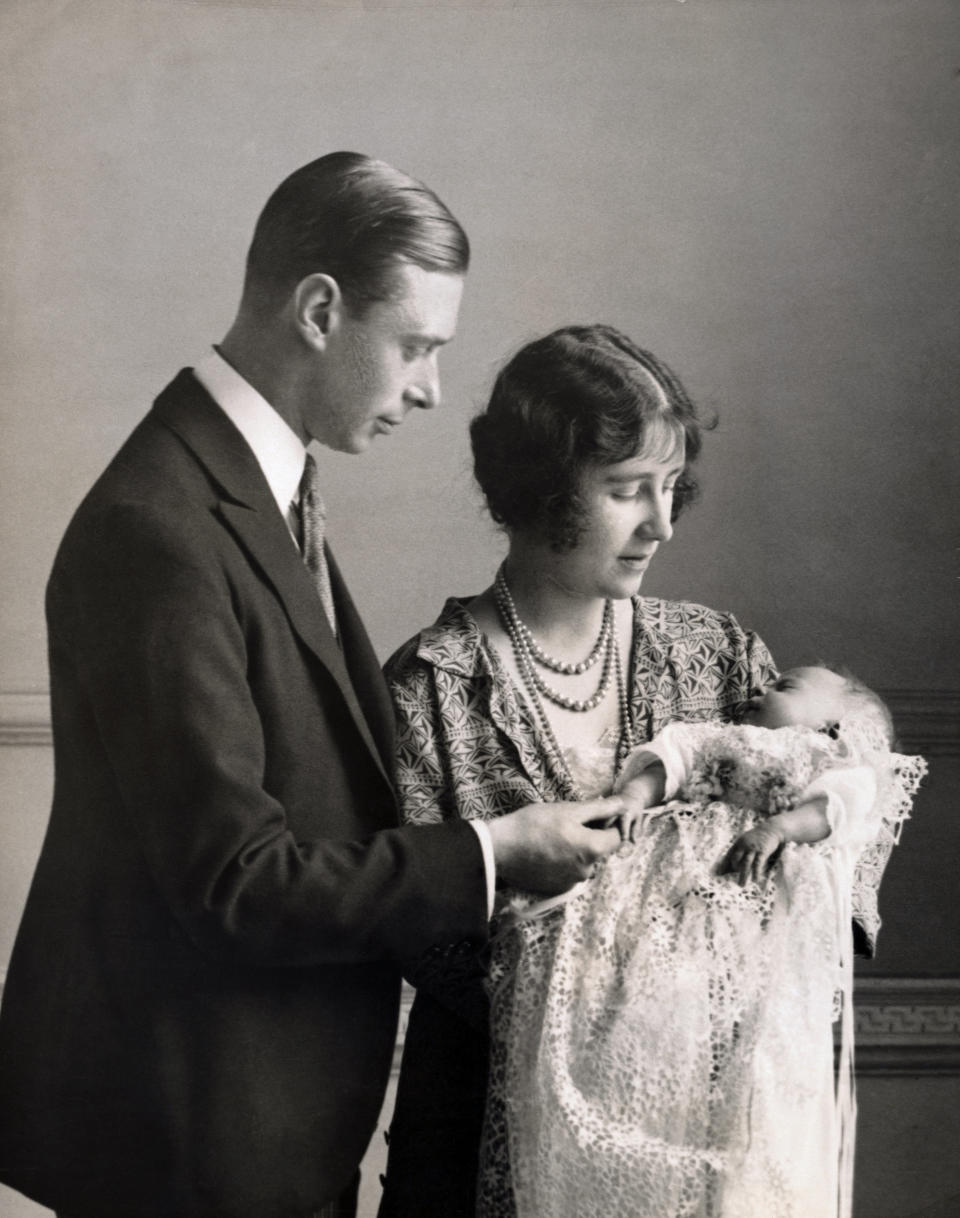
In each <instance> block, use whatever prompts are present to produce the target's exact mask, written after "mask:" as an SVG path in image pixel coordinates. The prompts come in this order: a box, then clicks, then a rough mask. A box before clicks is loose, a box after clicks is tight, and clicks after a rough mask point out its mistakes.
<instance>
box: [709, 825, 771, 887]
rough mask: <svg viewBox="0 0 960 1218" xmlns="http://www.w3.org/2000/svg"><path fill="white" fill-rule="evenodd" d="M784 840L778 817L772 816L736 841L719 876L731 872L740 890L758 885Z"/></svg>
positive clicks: (721, 866)
mask: <svg viewBox="0 0 960 1218" xmlns="http://www.w3.org/2000/svg"><path fill="white" fill-rule="evenodd" d="M786 840H787V833H786V830H785V828H784V827H783V825H782V824H781V823H779V817H776V816H771V817H770V818H769V819H767V820H765V821H762V822H761V823H760V824H759V825H755V826H754V827H753V828H752V829H748V830H747V831H746V833H742V834H741V835H740V836H739V837H738V838H737V840H736V841H735V842H734V843H733V845H732V846H731V847H730V851H729V853H728V854H727V857H726V858H725V859H724V861H723V862H722V863H721V864H720V869H719V870H720V874H721V875H724V874H725V873H727V872H734V873H735V875H736V877H737V883H738V884H740V885H741V887H742V886H743V885H745V884H747V883H748V882H749V881H750V880H753V882H754V883H755V884H759V883H760V882H761V880H763V879H764V877H765V876H766V874H767V872H768V871H769V870H770V868H771V867H772V866H773V864H774V863H775V862H776V861H777V855H778V854H779V853H780V849H781V847H782V846H783V843H784V842H785V841H786Z"/></svg>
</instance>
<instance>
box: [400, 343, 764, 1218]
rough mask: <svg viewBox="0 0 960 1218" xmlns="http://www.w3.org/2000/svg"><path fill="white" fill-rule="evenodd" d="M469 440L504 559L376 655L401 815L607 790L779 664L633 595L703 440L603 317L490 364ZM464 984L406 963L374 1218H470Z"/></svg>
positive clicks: (481, 1064) (473, 1123)
mask: <svg viewBox="0 0 960 1218" xmlns="http://www.w3.org/2000/svg"><path fill="white" fill-rule="evenodd" d="M471 439H472V443H473V452H474V469H475V474H476V476H477V480H478V482H479V484H480V486H481V489H482V490H483V492H484V495H485V496H486V500H487V504H488V507H489V510H490V513H491V515H492V516H493V518H494V520H496V521H497V522H498V523H499V524H500V525H501V526H502V527H503V529H504V531H505V533H506V535H507V538H508V541H509V549H508V553H507V557H506V559H505V562H504V564H503V566H502V567H501V569H500V571H499V572H498V574H497V578H496V580H495V582H494V584H493V585H492V586H491V587H489V588H488V589H487V590H486V591H485V592H483V593H481V595H479V596H477V597H475V598H473V599H472V600H470V601H469V602H461V601H458V600H450V601H448V602H447V604H446V605H445V606H444V609H443V612H442V613H441V615H440V617H439V619H438V620H437V622H436V623H435V624H434V625H433V626H432V627H430V628H428V629H427V630H424V631H421V632H420V634H419V635H417V636H416V637H415V638H414V639H412V640H411V641H410V642H409V643H407V644H406V645H405V646H404V647H402V648H401V649H400V650H399V651H398V652H397V654H396V655H395V656H394V657H393V658H392V659H391V661H390V662H389V663H388V665H387V676H388V680H389V683H390V686H391V690H392V693H393V697H394V700H395V705H396V709H397V714H398V727H399V736H398V776H397V777H398V784H399V791H400V796H401V801H402V805H403V811H404V815H405V817H406V819H407V820H409V821H411V822H422V823H427V822H431V821H436V820H439V819H442V818H447V817H468V818H479V819H482V820H490V819H492V818H494V817H497V816H500V815H502V814H504V813H506V812H509V811H511V810H512V809H514V808H517V807H520V806H521V805H524V804H529V803H531V802H536V801H549V800H560V799H581V798H587V797H591V796H596V795H598V794H604V793H607V792H609V791H610V790H611V788H612V786H613V783H614V781H615V778H616V775H617V771H618V768H619V766H620V764H621V762H622V760H623V758H624V757H625V756H626V754H627V753H628V752H629V751H630V749H631V748H633V747H634V746H635V745H636V744H639V743H641V742H643V741H646V740H649V739H650V738H651V737H652V736H653V735H654V734H655V733H656V732H658V731H659V730H660V729H661V728H662V727H663V726H665V725H666V724H667V723H668V722H671V721H673V720H676V719H685V720H688V721H689V720H708V719H718V718H727V719H729V718H730V717H731V716H732V714H733V711H734V709H735V708H736V707H737V706H738V705H739V704H740V703H742V702H744V701H745V700H746V699H747V698H748V697H749V696H750V693H751V691H752V690H754V689H756V688H757V687H761V686H764V685H766V684H767V683H768V682H769V681H770V680H771V679H772V677H773V676H774V675H775V673H774V668H773V663H772V660H771V658H770V655H769V653H768V652H767V649H766V648H765V646H764V645H763V643H762V642H761V641H760V640H759V639H758V638H757V637H756V636H755V635H753V634H749V633H747V632H745V631H743V630H742V629H741V627H740V626H739V624H738V623H737V622H736V620H735V619H734V618H733V617H732V616H730V615H728V614H722V613H716V612H714V611H712V610H710V609H706V608H704V607H702V606H700V605H694V604H686V603H673V602H666V601H661V600H656V599H652V598H641V597H639V596H638V595H637V594H638V592H639V589H640V585H641V582H642V579H643V575H644V572H645V571H646V569H647V567H648V565H649V563H650V561H651V560H652V558H653V556H654V555H655V553H656V551H657V549H658V548H659V546H660V545H661V544H662V543H664V542H666V541H668V540H669V539H670V537H671V535H672V531H673V523H674V521H675V520H676V518H677V516H678V515H679V513H680V512H681V511H682V509H683V508H684V507H685V506H686V505H687V504H688V503H689V502H690V501H691V500H692V499H693V498H694V496H695V492H696V483H695V480H694V478H693V476H692V472H691V470H692V466H693V464H694V462H695V461H696V458H697V456H698V454H699V452H700V445H701V425H700V423H699V421H698V418H697V414H696V410H695V408H694V406H693V403H692V402H691V400H690V398H689V397H688V395H687V393H686V391H685V389H684V388H683V386H682V385H681V383H680V381H679V380H678V379H677V377H676V376H675V375H674V374H673V373H672V372H671V371H670V370H669V368H667V367H666V366H665V365H664V364H663V363H662V362H661V361H660V360H658V359H657V358H656V357H655V356H653V355H652V354H650V353H649V352H647V351H644V350H642V349H641V348H639V347H637V346H636V345H635V344H634V343H633V342H631V341H630V340H629V339H628V338H626V337H625V336H624V335H622V334H620V333H618V332H617V331H616V330H614V329H613V328H611V327H609V326H575V327H568V328H565V329H562V330H558V331H556V332H554V333H553V334H550V335H548V336H547V337H545V338H543V339H540V340H538V341H536V342H533V343H531V344H529V345H528V346H526V347H524V348H523V349H522V350H521V351H520V352H519V353H518V354H517V355H516V356H514V358H513V359H512V360H511V361H510V362H509V364H508V365H507V366H506V367H505V368H504V369H503V371H502V372H501V374H500V376H499V377H498V379H497V381H496V383H495V385H494V389H493V393H492V396H491V400H490V403H489V405H488V407H487V409H486V411H485V412H483V413H482V414H481V415H480V416H479V417H478V418H476V419H475V420H474V422H473V424H472V427H471ZM482 977H483V961H482V960H481V959H479V958H478V956H477V954H476V953H475V952H474V951H473V950H472V949H471V947H470V946H469V945H467V944H461V945H458V946H457V947H456V948H451V949H450V950H448V951H446V952H435V953H433V954H432V956H431V957H429V958H427V959H422V960H420V961H418V962H417V963H416V965H414V966H413V967H412V969H411V979H412V980H413V982H414V984H415V985H416V986H417V991H418V992H417V996H416V1000H415V1002H414V1005H413V1010H412V1012H411V1016H410V1022H409V1027H408V1030H407V1036H406V1046H405V1051H404V1059H403V1068H402V1071H401V1077H400V1085H399V1093H398V1097H397V1105H396V1110H395V1114H394V1121H393V1125H392V1128H391V1133H390V1154H389V1162H388V1169H387V1177H386V1183H385V1192H384V1198H383V1203H382V1206H381V1210H380V1218H414V1216H416V1218H423V1216H425V1215H430V1216H434V1215H435V1216H437V1218H439V1216H441V1215H442V1216H443V1218H461V1216H463V1218H473V1214H474V1212H475V1205H476V1174H477V1157H478V1149H479V1144H480V1136H481V1128H482V1125H483V1107H484V1100H485V1094H486V1078H487V1070H488V1064H489V1063H488V1055H489V1043H488V1031H487V1026H486V1017H487V1008H486V999H485V995H484V992H483V986H482ZM495 1067H496V1063H494V1068H495ZM497 1128H498V1122H497V1120H496V1114H493V1119H492V1120H491V1119H490V1117H488V1129H492V1130H496V1129H497ZM493 1136H494V1137H495V1136H497V1135H496V1134H494V1135H493ZM503 1207H504V1208H503V1213H504V1218H506V1215H507V1214H508V1213H509V1212H510V1211H509V1200H508V1198H506V1197H505V1198H504V1202H503Z"/></svg>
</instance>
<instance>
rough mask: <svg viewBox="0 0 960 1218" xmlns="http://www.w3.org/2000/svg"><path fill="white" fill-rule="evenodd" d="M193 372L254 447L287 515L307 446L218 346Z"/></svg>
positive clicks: (299, 477) (295, 493)
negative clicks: (230, 362) (223, 354)
mask: <svg viewBox="0 0 960 1218" xmlns="http://www.w3.org/2000/svg"><path fill="white" fill-rule="evenodd" d="M193 375H194V376H195V377H196V378H197V380H198V381H199V382H200V384H201V385H202V386H203V387H204V389H206V391H207V393H209V394H210V396H211V397H212V398H213V400H214V401H215V402H216V403H217V405H218V406H219V407H220V409H221V410H222V411H223V413H224V414H225V415H226V416H227V418H228V419H229V420H230V422H231V423H232V424H233V425H234V427H236V429H237V431H239V432H240V434H241V435H242V436H243V438H244V439H245V440H246V442H247V444H249V446H250V448H251V449H252V450H253V455H254V456H255V457H256V459H257V463H258V464H259V466H260V468H261V469H262V470H263V476H264V477H265V478H266V480H267V485H268V486H269V487H270V491H271V493H272V495H273V497H274V499H276V501H277V506H278V507H279V508H280V511H281V512H282V513H283V515H284V516H286V515H287V512H288V511H289V508H290V505H291V503H293V502H295V500H296V499H297V497H298V493H299V487H300V479H301V477H302V476H303V466H304V462H305V460H306V454H307V450H306V449H305V448H304V446H303V444H302V443H301V441H300V437H299V436H298V435H297V434H296V432H295V431H293V429H292V428H291V427H290V426H289V425H288V424H287V423H286V422H285V421H284V420H283V419H282V418H281V417H280V415H279V414H277V412H276V411H275V410H274V408H273V407H272V406H271V405H270V403H269V402H268V401H267V399H266V398H265V397H263V396H262V394H260V393H258V392H257V390H256V389H254V387H253V386H252V385H251V384H250V382H249V381H245V380H244V379H243V377H242V376H241V375H240V373H239V372H237V370H236V369H235V368H233V367H232V366H231V365H230V364H228V363H227V361H226V360H225V359H224V358H223V356H222V355H221V354H220V352H219V351H217V350H216V348H213V349H212V350H211V351H210V353H209V354H208V355H207V356H206V357H205V358H204V359H202V360H200V362H199V363H198V364H197V366H196V367H195V368H194V370H193Z"/></svg>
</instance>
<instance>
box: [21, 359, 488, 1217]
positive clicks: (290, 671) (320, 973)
mask: <svg viewBox="0 0 960 1218" xmlns="http://www.w3.org/2000/svg"><path fill="white" fill-rule="evenodd" d="M373 524H374V522H371V525H373ZM331 575H332V580H333V586H334V595H335V599H336V605H337V613H338V624H339V627H340V631H341V642H342V649H341V647H338V645H337V643H336V641H335V640H334V638H333V636H332V634H331V632H330V629H329V627H328V625H327V622H326V618H325V616H324V613H323V611H322V609H321V607H320V602H319V599H318V597H317V594H316V591H315V589H314V587H313V584H312V583H311V580H310V577H309V575H308V573H307V571H306V569H305V568H304V566H303V564H302V562H301V559H300V555H299V554H298V552H297V550H296V547H295V545H294V544H293V542H292V540H291V538H290V535H289V533H288V531H287V527H286V524H285V522H284V519H283V517H282V515H281V513H280V512H279V511H278V509H277V505H276V502H275V501H274V499H273V498H272V495H271V493H270V490H269V488H268V486H267V483H266V481H265V479H264V477H263V475H262V473H261V471H260V468H259V466H258V464H257V462H256V460H255V458H254V456H253V454H252V452H251V451H250V449H249V448H248V446H247V445H246V443H245V441H244V440H243V439H242V437H241V436H240V434H239V432H237V430H236V429H235V428H234V427H233V425H232V424H231V423H230V422H229V420H228V419H227V417H226V416H225V415H224V414H223V412H222V411H221V410H220V409H219V407H217V406H216V404H215V403H214V402H213V401H212V400H211V399H210V398H209V396H208V395H207V394H206V392H205V390H203V389H202V388H201V387H200V385H199V383H198V382H197V381H196V380H195V378H194V377H193V375H192V374H191V373H190V372H189V371H187V370H185V371H183V372H181V373H180V374H179V376H178V377H177V378H176V379H175V380H174V381H173V382H172V384H171V385H169V386H168V387H167V389H166V390H165V391H164V392H163V394H161V396H160V397H159V398H158V399H157V401H156V403H155V404H154V408H153V410H152V411H151V412H150V414H149V415H148V416H147V417H146V418H145V419H144V420H143V422H142V423H141V424H140V425H139V427H138V428H137V429H136V431H135V432H134V433H133V435H132V436H131V437H130V439H129V440H128V441H127V443H126V444H125V446H124V447H123V448H122V450H121V451H120V453H119V454H118V455H117V457H116V458H115V459H114V460H113V462H112V463H111V464H110V466H109V468H108V469H107V470H106V472H105V473H104V474H103V476H102V477H101V479H100V480H99V482H98V483H97V485H96V486H95V487H94V488H93V490H92V491H91V492H90V494H89V495H88V497H87V498H86V500H85V501H84V503H83V505H82V506H81V507H80V509H79V511H78V512H77V514H76V516H75V517H74V519H73V521H72V523H71V525H70V527H69V529H68V531H67V534H66V536H65V538H64V541H63V544H62V545H61V548H60V551H59V553H58V556H57V559H56V563H55V565H54V569H53V574H52V576H51V579H50V584H49V587H48V591H47V618H48V629H49V647H50V672H51V699H52V715H53V733H54V748H55V753H54V755H55V789H54V799H53V809H52V813H51V818H50V824H49V829H48V831H47V835H46V840H45V842H44V846H43V851H42V854H41V858H40V861H39V864H38V868H37V872H36V875H35V878H34V882H33V886H32V888H31V891H30V895H29V898H28V901H27V906H26V910H25V913H24V917H23V921H22V924H21V928H20V932H19V935H18V938H17V942H16V946H15V949H14V953H13V959H12V961H11V966H10V970H9V976H8V980H7V985H6V993H5V997H4V1005H3V1010H2V1015H0V1178H2V1179H3V1180H4V1181H5V1182H6V1183H8V1184H10V1185H12V1186H13V1187H14V1188H17V1189H20V1190H21V1191H23V1192H25V1193H26V1194H28V1195H29V1196H31V1197H34V1198H35V1199H36V1200H38V1201H40V1202H42V1203H43V1204H45V1205H48V1206H50V1207H52V1208H54V1209H60V1210H63V1211H65V1212H69V1213H70V1214H77V1215H86V1214H89V1215H91V1218H147V1216H150V1218H159V1216H163V1218H299V1216H300V1215H303V1214H307V1213H309V1212H310V1211H312V1210H313V1209H315V1208H317V1207H318V1206H319V1205H320V1204H321V1203H322V1202H324V1201H325V1200H327V1199H329V1198H330V1197H332V1196H333V1195H335V1194H337V1193H338V1192H339V1191H340V1190H341V1189H342V1188H343V1187H344V1186H345V1185H346V1184H347V1182H348V1181H349V1180H350V1178H351V1176H352V1174H353V1173H354V1171H355V1170H356V1167H357V1164H358V1163H359V1161H360V1159H361V1157H362V1155H363V1152H364V1150H365V1147H366V1145H367V1143H368V1141H369V1138H370V1136H371V1133H372V1131H373V1129H374V1125H375V1122H376V1118H377V1115H378V1112H379V1108H380V1104H381V1101H382V1099H383V1095H384V1090H385V1086H386V1080H387V1076H388V1073H389V1069H390V1063H391V1056H392V1051H393V1044H394V1037H395V1032H396V1018H397V1003H398V993H399V971H398V962H399V961H400V960H401V959H403V958H405V957H409V956H411V955H417V954H419V953H420V952H422V951H424V950H426V949H427V948H428V947H429V946H430V945H432V944H433V943H436V942H442V941H451V940H457V939H461V938H482V937H483V936H484V935H485V933H486V893H485V881H484V873H483V860H482V854H481V851H480V846H479V842H478V841H477V838H476V835H475V834H474V833H473V831H472V830H471V829H470V827H469V826H468V825H466V824H464V823H462V822H460V823H456V824H448V825H441V826H434V827H424V828H404V829H400V828H397V815H398V814H397V807H396V804H395V800H394V795H393V792H392V788H391V783H390V768H391V755H392V749H393V734H392V715H391V709H390V705H389V700H388V697H387V694H386V690H385V687H384V684H383V682H382V679H381V676H380V669H379V665H378V664H377V661H376V658H375V655H374V653H373V650H372V648H371V646H370V643H369V641H368V639H367V636H366V634H365V632H364V629H363V626H362V625H361V623H360V620H359V618H358V616H357V614H356V611H355V609H354V607H353V605H352V603H351V601H350V598H349V596H348V595H347V592H346V590H345V588H344V585H343V583H342V581H341V579H340V578H339V575H338V573H337V571H336V567H335V566H332V570H331Z"/></svg>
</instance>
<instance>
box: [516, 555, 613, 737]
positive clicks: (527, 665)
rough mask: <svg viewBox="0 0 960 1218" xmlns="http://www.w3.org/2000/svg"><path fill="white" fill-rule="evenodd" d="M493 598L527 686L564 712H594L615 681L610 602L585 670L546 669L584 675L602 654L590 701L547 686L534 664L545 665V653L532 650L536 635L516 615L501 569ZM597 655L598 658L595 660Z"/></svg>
mask: <svg viewBox="0 0 960 1218" xmlns="http://www.w3.org/2000/svg"><path fill="white" fill-rule="evenodd" d="M493 596H494V600H495V601H496V604H497V609H498V610H499V612H500V617H501V619H502V620H503V624H504V627H505V628H506V631H507V634H508V635H509V636H510V642H511V643H512V644H513V650H514V654H515V655H516V657H517V667H518V668H519V669H520V673H521V675H522V676H523V678H524V681H525V683H526V684H528V685H529V684H532V685H534V686H535V687H536V689H537V691H538V693H540V694H542V695H543V697H545V698H548V699H549V700H550V701H551V702H552V703H553V704H554V705H555V706H560V707H562V708H563V709H564V710H568V711H575V712H577V713H578V714H582V713H584V712H586V711H592V710H595V709H596V708H597V707H598V706H599V705H600V703H601V702H602V701H603V699H604V698H605V697H606V696H607V690H608V689H609V688H610V680H611V678H612V677H613V666H614V664H613V661H614V654H615V653H616V651H617V648H616V646H615V642H616V640H615V638H614V631H613V604H612V602H611V601H607V602H606V604H605V605H604V610H603V624H602V625H601V627H600V634H599V636H598V638H597V641H596V643H595V644H594V646H593V650H592V651H591V653H590V655H589V656H588V657H587V659H586V660H583V661H581V664H582V665H583V667H580V665H577V664H572V665H563V666H562V667H561V664H562V661H559V660H552V661H550V662H548V663H547V664H546V665H545V667H548V668H552V669H553V671H554V672H567V673H574V672H577V671H579V672H585V671H586V670H587V668H590V667H592V666H593V664H595V663H596V659H599V657H600V654H601V652H602V654H603V670H602V672H601V675H600V682H599V684H598V685H597V688H596V689H595V690H594V692H593V693H592V694H591V695H590V697H589V698H568V697H567V695H566V694H562V693H560V691H559V690H557V689H554V688H553V686H552V685H548V684H547V683H546V681H544V679H543V677H541V676H540V674H539V673H538V672H537V670H536V667H535V665H534V661H535V660H537V661H539V662H540V663H541V664H543V663H544V661H543V659H542V658H541V657H542V656H543V655H544V653H543V650H542V648H540V647H539V645H536V646H535V647H531V646H530V641H531V640H532V638H533V635H532V634H531V632H530V628H529V626H527V625H526V623H525V622H522V621H521V620H520V615H519V614H518V613H517V607H516V605H515V604H514V600H513V597H512V596H511V594H510V589H509V588H508V587H507V579H506V576H505V574H504V570H503V567H502V566H501V568H500V570H499V571H498V572H497V578H496V581H495V583H494V585H493ZM594 655H595V656H596V658H594Z"/></svg>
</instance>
